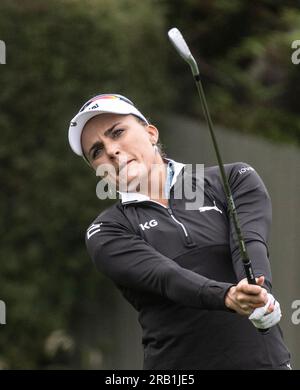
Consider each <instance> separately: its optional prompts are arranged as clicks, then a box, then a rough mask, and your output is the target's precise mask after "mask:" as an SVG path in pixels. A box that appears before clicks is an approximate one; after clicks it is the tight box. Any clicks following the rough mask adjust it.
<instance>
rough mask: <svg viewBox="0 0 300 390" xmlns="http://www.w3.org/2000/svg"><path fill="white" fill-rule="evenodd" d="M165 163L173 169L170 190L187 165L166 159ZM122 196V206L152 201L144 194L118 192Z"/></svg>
mask: <svg viewBox="0 0 300 390" xmlns="http://www.w3.org/2000/svg"><path fill="white" fill-rule="evenodd" d="M163 160H164V162H166V163H167V164H170V165H171V166H172V168H173V172H174V173H173V178H172V181H171V184H170V189H171V188H172V187H173V186H174V184H175V183H176V181H177V177H178V175H179V173H180V172H181V171H182V169H183V167H184V166H185V164H182V163H180V162H176V161H174V160H171V159H169V158H164V159H163ZM118 192H119V194H120V195H121V202H122V204H125V203H129V202H143V201H147V200H150V197H149V196H147V195H144V194H140V193H139V192H121V191H118Z"/></svg>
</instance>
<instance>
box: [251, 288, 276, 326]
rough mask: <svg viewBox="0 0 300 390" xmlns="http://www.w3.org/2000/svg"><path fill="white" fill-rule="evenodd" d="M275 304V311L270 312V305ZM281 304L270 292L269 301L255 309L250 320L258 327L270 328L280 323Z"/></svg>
mask: <svg viewBox="0 0 300 390" xmlns="http://www.w3.org/2000/svg"><path fill="white" fill-rule="evenodd" d="M271 304H272V305H273V306H274V309H273V311H272V312H271V313H270V312H268V308H269V307H270V305H271ZM281 315H282V314H281V310H280V304H279V302H277V301H276V299H275V298H274V297H273V295H272V294H268V302H267V303H266V304H265V306H263V307H260V308H258V309H255V310H254V311H253V313H252V314H251V315H250V316H249V320H250V321H251V322H252V324H253V325H254V326H255V327H256V328H258V329H269V328H272V326H274V325H276V324H278V322H279V321H280V319H281Z"/></svg>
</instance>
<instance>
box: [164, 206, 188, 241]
mask: <svg viewBox="0 0 300 390" xmlns="http://www.w3.org/2000/svg"><path fill="white" fill-rule="evenodd" d="M167 210H168V213H169V214H170V216H171V218H172V219H173V221H175V222H176V223H177V224H178V225H179V226H180V227H181V229H182V230H183V233H184V236H185V241H186V243H187V244H188V245H191V244H193V241H192V239H191V237H190V235H189V234H188V232H187V230H186V228H185V226H184V224H183V223H182V222H180V221H178V219H177V218H175V216H174V214H173V211H172V209H171V208H170V207H168V208H167Z"/></svg>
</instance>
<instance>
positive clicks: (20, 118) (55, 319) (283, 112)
mask: <svg viewBox="0 0 300 390" xmlns="http://www.w3.org/2000/svg"><path fill="white" fill-rule="evenodd" d="M174 26H176V27H178V28H179V29H180V30H181V31H182V32H183V34H184V36H185V38H186V40H187V41H188V43H189V46H190V48H191V49H192V52H193V54H194V56H195V58H196V59H197V61H198V62H199V66H200V69H201V73H202V78H203V82H204V87H205V91H206V95H207V100H208V105H209V108H210V111H211V116H212V118H213V121H214V122H215V123H216V124H218V125H222V126H224V127H226V128H229V129H231V128H233V129H235V130H234V131H235V132H236V133H239V135H241V134H245V135H246V136H254V137H257V139H263V138H265V139H266V140H269V141H270V142H271V143H274V144H275V145H277V146H276V148H277V149H276V150H278V148H280V147H281V145H282V147H283V148H286V147H287V145H290V146H291V147H292V148H293V150H295V153H298V152H299V145H300V115H299V101H300V64H299V65H298V66H297V65H295V64H293V63H292V61H291V56H292V53H293V51H294V50H293V49H292V48H291V44H292V42H293V41H294V40H297V39H300V5H299V2H298V1H284V2H283V1H279V0H278V1H276V0H272V1H271V0H269V1H268V0H265V1H254V0H252V1H247V0H218V1H214V0H201V1H199V0H185V1H179V0H143V1H139V0H85V1H79V0H61V1H58V0H49V1H37V0H1V3H0V40H2V41H4V42H5V43H6V65H0V86H1V93H0V134H1V142H0V182H1V191H0V204H1V206H0V207H1V221H0V232H1V245H0V256H1V257H0V258H1V262H0V300H3V301H4V302H5V303H6V308H7V318H6V322H7V323H6V325H0V368H3V369H7V368H8V369H21V368H24V369H42V368H46V369H48V368H81V369H97V368H98V369H101V368H114V357H113V356H115V352H114V351H116V350H117V349H118V346H117V343H118V337H119V338H120V337H121V336H120V335H119V336H114V335H115V333H114V332H112V329H114V326H115V325H114V324H115V323H117V322H118V321H119V317H118V313H119V312H118V307H119V306H118V305H119V303H118V297H117V296H116V292H115V289H114V287H113V286H112V283H111V282H110V281H109V280H107V279H106V278H105V277H104V276H102V275H101V274H99V273H97V272H96V269H95V268H94V266H93V264H92V262H91V260H90V259H89V257H88V255H87V252H86V249H85V245H84V234H85V230H86V228H87V226H88V225H89V224H90V222H91V221H92V220H93V219H94V218H95V217H96V215H98V214H99V213H100V212H101V210H103V209H104V208H105V207H107V206H108V205H109V203H108V202H106V201H99V200H98V199H97V197H96V193H95V189H96V183H97V178H96V177H95V175H94V174H93V172H92V171H91V170H90V169H89V168H88V167H87V166H86V165H85V164H84V163H83V161H82V160H81V159H79V158H76V156H75V155H74V154H73V153H72V152H71V150H70V148H69V145H68V141H67V129H68V124H69V121H70V119H71V118H72V117H73V116H74V114H75V113H76V112H77V110H78V109H79V108H80V107H81V105H82V104H83V102H84V101H86V100H87V99H88V98H89V97H91V96H93V95H95V94H98V93H110V92H115V93H121V94H124V95H125V96H127V97H129V98H130V99H131V100H133V101H134V102H135V103H136V104H137V106H138V107H139V109H140V110H141V111H142V112H143V113H144V114H145V115H146V116H147V117H148V118H149V119H150V120H151V121H152V122H154V123H155V124H157V125H158V126H159V125H160V124H163V123H164V118H165V117H166V116H169V117H170V116H172V115H173V114H176V115H179V116H180V115H185V116H188V117H189V118H191V119H197V120H199V119H200V120H202V119H203V117H202V113H201V107H200V105H199V101H198V97H197V93H196V88H195V86H194V83H193V80H192V77H191V74H190V71H189V69H188V68H187V65H186V64H184V63H183V61H182V60H181V59H180V58H179V57H178V55H177V54H176V53H175V51H174V49H173V47H172V46H171V45H170V43H169V41H168V38H167V31H168V29H169V28H171V27H174ZM299 58H300V56H299ZM161 135H162V139H163V140H167V139H168V137H169V135H168V134H166V133H165V132H164V126H161ZM175 142H176V141H175ZM166 146H167V147H166V149H167V152H168V145H166ZM171 157H176V156H171ZM188 158H189V152H188V150H187V153H186V155H185V159H186V162H188ZM271 158H274V159H275V158H276V156H272V157H271ZM298 161H299V160H298ZM198 162H199V163H206V161H198ZM270 163H271V161H270ZM293 168H294V169H298V171H299V166H298V167H297V166H296V167H293ZM275 174H276V173H275ZM295 188H296V187H295ZM297 188H298V187H297ZM277 190H279V189H277ZM271 195H272V194H271ZM285 201H286V202H288V199H287V200H285ZM282 234H284V232H282ZM288 267H289V264H288V262H287V263H286V264H285V269H288ZM282 272H284V270H283V271H282ZM289 272H290V271H289ZM294 299H300V296H298V297H297V296H295V298H294ZM294 326H295V327H296V325H294ZM298 327H299V330H298V333H299V331H300V325H298ZM298 340H299V338H298ZM132 353H134V352H132ZM116 368H119V367H116ZM132 368H136V367H132Z"/></svg>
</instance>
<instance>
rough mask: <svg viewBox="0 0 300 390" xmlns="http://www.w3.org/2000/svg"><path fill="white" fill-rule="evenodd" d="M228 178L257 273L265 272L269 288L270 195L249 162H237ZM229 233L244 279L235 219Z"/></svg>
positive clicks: (236, 265) (237, 268) (236, 267)
mask: <svg viewBox="0 0 300 390" xmlns="http://www.w3.org/2000/svg"><path fill="white" fill-rule="evenodd" d="M228 180H229V185H230V188H231V191H232V195H233V199H234V203H235V206H236V210H237V214H238V220H239V222H240V227H241V231H242V234H243V237H244V240H245V244H246V248H247V251H248V254H249V258H250V260H251V262H252V266H253V271H254V275H255V277H258V276H261V275H264V276H265V286H264V287H265V288H266V289H267V290H268V291H270V290H271V288H272V276H271V269H270V263H269V252H268V246H267V243H268V237H269V231H270V227H271V221H272V207H271V200H270V196H269V194H268V191H267V189H266V187H265V185H264V183H263V181H262V179H261V178H260V177H259V175H258V174H257V173H256V171H255V170H254V169H253V168H252V167H250V166H249V165H248V164H245V163H238V164H234V166H233V167H232V168H231V169H230V170H229V172H228ZM230 233H231V234H230V247H231V253H232V261H233V266H234V270H235V273H236V276H237V278H238V280H241V279H243V278H245V277H246V275H245V271H244V268H243V263H242V260H241V257H240V252H239V245H238V241H237V236H236V234H235V230H234V226H233V224H232V222H231V224H230Z"/></svg>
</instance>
